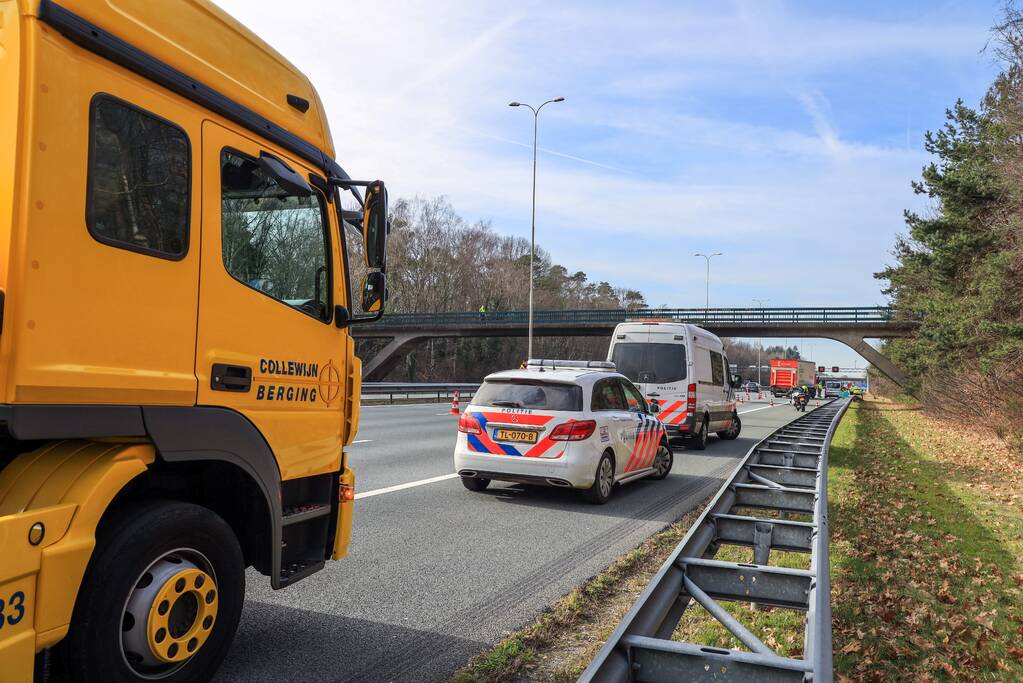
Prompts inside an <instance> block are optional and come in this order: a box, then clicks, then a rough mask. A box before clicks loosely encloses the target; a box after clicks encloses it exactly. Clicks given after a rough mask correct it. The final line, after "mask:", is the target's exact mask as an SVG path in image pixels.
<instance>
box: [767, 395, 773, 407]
mask: <svg viewBox="0 0 1023 683" xmlns="http://www.w3.org/2000/svg"><path fill="white" fill-rule="evenodd" d="M768 405H771V406H773V405H774V396H772V397H771V402H770V403H769V404H768Z"/></svg>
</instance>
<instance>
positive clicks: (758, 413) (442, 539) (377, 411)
mask: <svg viewBox="0 0 1023 683" xmlns="http://www.w3.org/2000/svg"><path fill="white" fill-rule="evenodd" d="M447 408H448V406H447V405H445V404H426V405H395V406H364V407H363V409H362V416H361V426H360V428H359V435H358V437H357V440H356V442H355V444H353V445H352V446H351V448H350V451H349V453H350V462H351V463H352V467H353V468H354V469H355V473H356V491H357V492H358V497H357V499H356V504H355V528H354V534H353V538H352V544H351V547H350V550H349V554H348V557H347V558H346V559H344V560H342V561H340V562H328V563H327V567H326V569H324V570H323V571H321V572H320V573H318V574H315V575H313V576H312V577H310V578H308V579H305V580H304V581H302V582H300V583H297V584H295V585H294V586H291V587H289V588H287V589H284V590H281V591H276V592H275V591H273V590H271V589H270V587H269V581H268V579H267V578H266V577H264V576H261V575H259V574H257V573H256V572H254V571H252V570H249V572H248V574H247V587H246V590H247V594H246V597H247V600H246V603H245V608H244V611H243V613H242V620H241V625H240V626H239V629H238V635H237V636H236V637H235V640H234V645H233V647H232V649H231V652H230V653H229V655H228V657H227V660H226V661H225V663H224V666H223V667H222V669H221V671H220V674H219V676H218V678H217V680H218V681H275V682H276V681H327V682H334V681H373V682H384V683H386V682H388V681H403V682H404V681H409V682H412V681H415V682H416V683H419V682H424V681H443V680H445V679H447V678H448V677H449V676H450V675H451V674H452V673H454V672H455V671H456V670H457V669H458V668H460V667H461V666H462V665H464V664H465V663H466V662H468V660H469V659H471V658H472V657H474V656H475V655H477V654H479V653H480V652H482V651H483V650H484V649H486V648H488V647H489V646H492V645H493V644H494V643H496V642H497V641H498V640H500V639H501V638H502V637H504V636H505V635H506V634H507V633H508V632H509V631H512V630H515V629H516V628H519V627H521V626H522V625H524V624H526V623H528V622H529V621H530V620H532V618H533V617H534V616H535V615H536V614H537V613H539V612H540V611H541V610H542V609H543V608H544V607H545V606H546V605H548V604H550V603H551V602H553V601H555V600H557V599H558V598H559V597H560V596H562V595H564V594H565V593H567V592H569V591H570V590H571V589H572V588H573V587H575V586H576V585H578V584H579V583H581V582H582V581H584V580H586V579H587V578H588V577H590V576H592V575H593V574H595V573H597V572H598V571H600V570H601V569H602V568H604V567H606V566H607V565H608V564H609V563H610V562H611V561H612V560H613V559H614V558H615V557H617V556H619V555H621V554H623V553H624V552H626V551H627V550H629V549H630V548H633V547H635V546H636V545H638V544H639V543H640V542H641V541H642V540H643V539H644V538H646V537H648V536H650V535H652V534H654V533H656V532H657V531H659V530H660V529H662V528H663V527H664V526H666V525H667V524H669V523H671V522H672V521H674V520H675V519H678V518H679V517H680V516H681V515H683V514H685V513H686V512H688V511H689V510H691V509H692V508H693V507H694V506H695V505H696V504H697V503H698V502H700V501H701V500H703V499H704V498H705V497H707V496H708V495H710V494H711V493H713V492H714V491H715V490H716V489H717V488H718V487H720V486H721V483H722V480H723V479H724V477H726V476H727V475H728V474H730V473H731V471H732V470H733V469H734V468H735V465H736V462H737V460H738V459H739V458H741V457H742V456H743V455H745V454H746V452H747V451H748V450H749V449H750V447H751V446H752V445H753V444H754V443H755V442H756V441H758V440H759V439H761V438H763V437H764V436H765V435H767V434H768V433H770V432H771V431H773V430H774V429H777V428H778V427H779V426H781V425H782V424H785V423H787V422H789V421H791V420H792V419H794V418H795V417H796V415H797V413H796V411H795V409H794V408H792V407H791V406H790V405H788V404H785V403H780V404H779V405H776V406H775V407H768V404H767V399H766V397H765V400H764V401H763V402H752V403H746V404H743V405H742V406H740V408H739V410H740V412H741V413H745V414H743V415H742V421H743V429H742V435H741V436H740V438H739V439H737V440H735V441H720V440H718V439H717V438H712V439H711V441H710V443H709V445H708V447H707V450H705V451H703V452H702V453H701V452H697V451H686V450H685V449H681V448H679V449H676V451H675V465H674V468H673V470H672V473H671V474H670V475H669V476H668V478H667V479H664V480H663V481H642V480H641V481H639V482H633V483H631V484H627V485H625V486H623V487H620V488H618V489H616V490H615V493H614V495H613V496H612V499H611V501H610V502H609V503H607V504H606V505H603V506H594V505H591V504H589V503H587V502H585V501H584V500H583V499H582V497H581V496H580V495H578V494H577V493H576V492H575V491H572V490H563V489H554V488H542V487H527V486H521V485H517V484H502V483H494V484H491V486H490V488H489V489H487V490H486V491H485V492H483V493H473V492H471V491H468V490H466V489H465V488H463V487H462V485H461V483H460V482H459V481H458V480H457V478H456V477H455V476H454V475H453V472H452V468H453V466H452V451H453V448H454V442H455V433H456V423H457V417H455V416H451V415H447V414H445V413H446V411H447Z"/></svg>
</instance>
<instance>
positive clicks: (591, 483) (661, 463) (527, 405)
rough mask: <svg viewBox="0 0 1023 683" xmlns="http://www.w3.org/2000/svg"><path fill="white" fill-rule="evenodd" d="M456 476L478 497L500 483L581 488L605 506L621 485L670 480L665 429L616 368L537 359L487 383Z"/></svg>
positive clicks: (466, 426) (465, 433)
mask: <svg viewBox="0 0 1023 683" xmlns="http://www.w3.org/2000/svg"><path fill="white" fill-rule="evenodd" d="M458 432H459V433H458V441H457V442H456V445H455V471H456V472H457V473H458V474H459V476H460V477H461V480H462V484H464V485H465V487H466V488H467V489H469V490H471V491H482V490H483V489H485V488H486V487H487V485H488V484H490V482H491V481H492V480H498V481H512V482H520V483H528V484H544V485H548V486H560V487H564V488H576V489H583V490H584V492H585V495H586V497H587V498H589V499H590V500H591V501H592V502H594V503H597V504H602V503H605V502H607V500H608V498H609V497H610V496H611V489H612V488H613V486H614V485H615V484H622V483H625V482H627V481H632V480H633V479H640V478H643V477H650V478H652V479H664V478H665V477H666V476H668V472H670V471H671V466H672V462H673V456H672V451H671V448H670V446H669V445H668V438H667V435H666V434H665V431H664V426H663V425H662V424H661V422H660V420H658V419H657V418H656V417H654V416H653V415H651V414H650V413H649V411H648V408H647V404H646V401H645V400H644V399H643V395H642V394H641V393H640V392H639V390H638V389H636V387H635V386H634V385H633V384H632V382H630V381H629V380H628V379H627V378H626V377H625V376H624V375H621V374H619V373H617V372H615V366H614V363H608V362H604V361H560V360H531V361H529V363H528V365H527V367H526V368H525V369H523V370H508V371H505V372H498V373H495V374H492V375H489V376H488V377H487V378H486V379H485V380H484V381H483V384H482V386H480V389H479V391H477V392H476V394H475V396H473V398H472V401H471V402H470V403H469V405H468V406H467V407H466V409H465V412H463V413H462V415H461V416H460V417H459V420H458Z"/></svg>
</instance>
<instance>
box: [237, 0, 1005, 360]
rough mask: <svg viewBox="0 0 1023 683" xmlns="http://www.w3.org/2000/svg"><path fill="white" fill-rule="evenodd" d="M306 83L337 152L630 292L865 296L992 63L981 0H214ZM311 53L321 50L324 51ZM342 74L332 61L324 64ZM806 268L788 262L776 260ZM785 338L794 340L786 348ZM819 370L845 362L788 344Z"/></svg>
mask: <svg viewBox="0 0 1023 683" xmlns="http://www.w3.org/2000/svg"><path fill="white" fill-rule="evenodd" d="M219 4H221V6H223V7H224V8H225V9H226V10H227V11H228V12H230V13H231V14H233V15H234V16H235V17H237V18H238V19H240V20H241V21H242V22H243V23H245V24H246V25H248V26H249V27H250V28H252V29H253V30H254V31H255V32H256V33H258V34H259V35H260V36H261V37H263V38H264V39H265V40H266V41H267V42H268V43H270V44H271V45H273V46H274V47H275V48H277V49H278V50H279V51H280V52H281V53H282V54H283V55H285V56H286V57H287V58H288V59H289V60H291V61H292V62H293V63H295V64H296V65H297V66H298V67H299V68H301V69H302V70H303V71H305V72H306V73H307V74H308V75H309V77H310V78H311V79H312V80H313V83H314V84H315V85H316V86H317V88H318V90H319V91H320V94H321V97H322V98H323V100H324V104H325V107H326V109H327V112H328V115H329V117H330V123H331V129H332V132H333V135H334V141H335V144H336V147H337V154H338V158H339V160H340V161H341V163H342V165H343V166H344V167H345V168H346V169H347V170H348V171H349V172H350V173H352V174H353V175H356V176H360V177H361V176H367V177H369V176H372V177H380V178H383V179H385V180H386V181H387V183H388V187H389V189H390V192H391V195H392V196H410V195H414V194H423V195H426V196H432V195H437V194H444V195H447V196H448V197H449V198H450V200H451V202H452V203H453V204H454V206H455V208H456V209H457V210H458V211H459V213H461V214H462V215H463V216H464V217H465V218H467V219H469V220H476V219H480V218H483V219H490V220H492V221H493V225H494V227H495V229H497V230H498V231H500V232H503V233H509V234H519V235H523V236H528V234H529V211H530V203H529V202H530V193H529V192H530V171H531V166H530V163H531V148H530V145H531V142H532V120H531V116H530V115H529V112H528V110H525V109H522V108H519V109H511V108H508V107H507V103H508V102H509V101H511V100H521V101H524V102H530V103H534V104H535V103H539V102H542V101H543V100H544V99H547V98H550V97H554V96H556V95H561V96H564V97H565V98H566V101H565V102H563V103H559V104H553V105H549V106H548V107H546V108H545V109H544V111H543V113H542V114H541V126H540V147H541V148H542V150H543V151H542V152H541V154H540V157H539V174H538V194H537V241H538V243H539V244H540V245H541V246H543V247H544V248H545V249H547V250H549V251H550V252H551V253H552V255H553V257H554V259H555V260H556V261H558V262H559V263H561V264H563V265H565V266H566V267H567V268H568V269H569V270H573V271H574V270H583V271H585V272H586V273H587V274H588V275H590V277H591V278H592V279H595V280H601V279H606V280H609V281H611V282H612V283H614V284H617V285H622V286H629V287H632V288H635V289H639V290H641V291H642V292H643V293H644V294H645V295H646V297H647V300H648V301H649V302H650V304H651V305H654V306H658V305H662V304H665V305H669V306H683V307H685V306H701V305H703V297H704V266H703V259H697V258H694V257H693V256H692V254H693V253H694V252H697V251H703V252H708V251H719V252H724V255H723V256H722V257H719V258H716V259H714V264H713V267H712V274H711V305H712V306H713V305H720V306H746V305H750V303H751V302H750V300H751V298H752V297H759V298H766V299H770V305H776V306H816V305H872V304H880V303H884V297H883V296H882V295H881V292H880V285H879V283H878V282H877V281H876V280H874V278H873V277H872V273H874V272H875V271H877V270H879V269H881V268H882V267H883V266H884V264H885V263H886V262H888V261H889V260H890V255H889V252H890V250H891V248H892V245H893V243H894V239H895V236H896V234H897V233H899V232H901V231H903V229H904V226H903V222H902V211H903V209H906V208H912V209H914V210H918V211H927V210H929V207H928V205H927V204H926V203H925V202H924V201H923V200H922V199H921V198H919V197H915V196H914V195H913V194H912V192H911V190H910V186H909V183H910V181H911V180H913V179H916V178H917V177H918V176H919V173H920V169H921V167H922V166H923V165H924V164H925V163H927V160H928V159H927V155H926V153H925V152H924V150H923V133H924V131H925V130H927V129H934V128H936V127H938V126H940V125H941V123H942V121H943V114H944V110H945V108H946V107H948V106H950V105H951V104H952V103H954V101H955V99H956V98H957V97H961V98H963V99H964V100H965V101H966V102H967V103H970V104H975V103H976V102H977V101H978V100H979V98H980V97H981V96H982V95H983V92H984V90H985V89H986V87H987V85H988V83H989V82H990V81H991V78H992V76H993V75H994V73H995V71H996V67H995V65H994V63H993V60H992V57H991V56H990V55H988V54H986V53H983V52H982V50H983V48H984V45H985V43H986V41H987V39H988V37H989V29H990V26H991V25H992V24H993V23H994V21H995V19H996V18H997V16H998V11H999V3H998V2H995V1H990V2H989V1H987V0H978V1H974V2H965V1H964V2H898V3H892V2H862V1H861V2H848V3H838V2H831V3H814V2H771V1H764V2H752V1H750V2H713V3H708V2H632V3H622V2H615V3H603V2H558V3H552V2H531V1H525V2H515V3H507V2H486V1H474V2H463V1H454V0H433V1H431V2H411V1H406V2H388V1H384V2H374V3H333V2H330V3H328V2H323V1H320V2H314V1H313V0H289V2H288V3H287V14H284V13H282V11H281V4H280V3H279V2H277V1H274V2H270V1H268V0H229V1H228V0H222V1H221V2H220V3H219ZM328 60H330V61H328ZM342 64H343V66H342ZM795 267H799V268H800V272H803V273H813V274H815V275H816V277H814V278H813V280H812V281H809V282H808V281H807V279H806V278H805V277H794V276H792V275H789V274H788V272H790V271H791V270H792V269H793V268H795ZM793 341H794V340H793ZM802 343H803V346H804V351H805V355H806V356H811V353H810V352H811V347H812V351H813V355H812V357H813V359H814V360H819V361H820V362H821V363H823V364H826V365H831V364H841V365H848V366H851V365H853V363H854V361H858V363H859V365H860V366H861V367H862V365H863V361H862V360H859V357H858V356H857V355H856V354H855V353H853V352H852V351H851V350H848V349H845V347H842V346H841V345H839V344H836V343H833V342H824V341H820V340H816V341H810V340H806V341H804V342H802Z"/></svg>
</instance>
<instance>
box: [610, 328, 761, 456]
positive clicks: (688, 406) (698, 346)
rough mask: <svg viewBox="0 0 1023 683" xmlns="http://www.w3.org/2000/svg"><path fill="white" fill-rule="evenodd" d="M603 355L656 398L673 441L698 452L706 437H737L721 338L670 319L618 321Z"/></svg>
mask: <svg viewBox="0 0 1023 683" xmlns="http://www.w3.org/2000/svg"><path fill="white" fill-rule="evenodd" d="M607 358H608V360H609V361H611V362H613V363H614V364H615V366H616V367H617V369H618V371H619V372H620V373H622V374H623V375H625V376H626V377H628V378H629V379H630V380H632V381H633V382H635V383H636V386H637V387H639V389H640V391H642V392H643V394H645V395H646V396H647V398H649V399H650V400H651V402H652V403H653V402H656V405H657V409H655V414H656V415H657V417H658V418H659V419H660V420H661V422H663V423H664V427H665V429H666V430H667V432H668V436H669V438H670V439H671V440H672V441H676V440H678V441H681V442H682V443H684V444H685V445H686V446H687V447H688V448H693V449H696V450H703V449H704V448H706V447H707V437H708V436H709V434H710V433H711V432H716V433H717V435H718V437H720V438H722V439H735V438H738V436H739V432H740V431H741V430H742V422H741V421H740V420H739V414H738V412H736V406H735V393H734V389H735V388H736V387H738V386H739V384H740V381H741V380H740V379H739V378H738V377H734V376H732V375H731V373H729V371H728V367H729V366H728V358H727V357H726V356H725V349H724V345H722V343H721V340H720V339H719V338H718V337H716V336H715V335H713V334H711V333H710V332H708V331H707V330H705V329H703V328H702V327H697V326H696V325H689V324H686V323H675V322H628V323H620V324H619V325H618V326H617V327H616V328H615V331H614V334H613V335H612V336H611V347H610V348H609V349H608V353H607Z"/></svg>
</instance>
